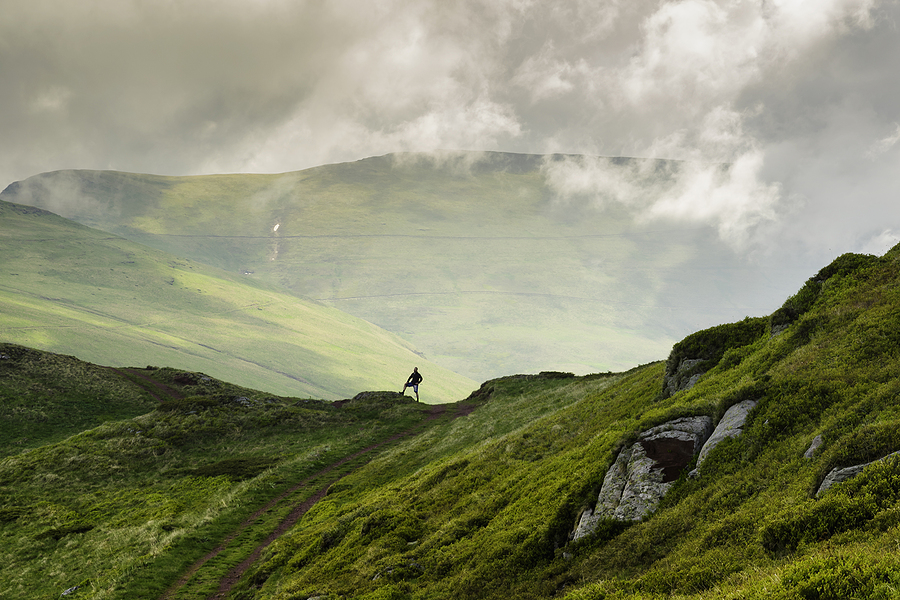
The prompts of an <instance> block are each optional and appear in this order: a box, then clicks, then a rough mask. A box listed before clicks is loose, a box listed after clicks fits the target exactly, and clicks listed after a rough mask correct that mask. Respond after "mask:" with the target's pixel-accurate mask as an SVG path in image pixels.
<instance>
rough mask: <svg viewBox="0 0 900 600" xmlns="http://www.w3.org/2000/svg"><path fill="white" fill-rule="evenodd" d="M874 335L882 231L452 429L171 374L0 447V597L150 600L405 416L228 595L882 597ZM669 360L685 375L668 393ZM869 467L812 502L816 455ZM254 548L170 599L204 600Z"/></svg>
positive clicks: (532, 380)
mask: <svg viewBox="0 0 900 600" xmlns="http://www.w3.org/2000/svg"><path fill="white" fill-rule="evenodd" d="M898 347H900V246H898V247H897V248H894V249H893V250H892V251H890V252H889V253H887V254H886V255H885V256H884V257H873V256H859V255H845V256H842V257H840V258H838V259H837V260H836V261H835V262H834V263H833V264H831V265H829V266H827V267H825V268H824V269H822V270H821V271H820V272H819V273H818V274H816V275H815V276H814V277H812V278H810V280H809V281H808V282H807V283H806V285H805V286H804V287H803V288H802V289H801V290H800V291H798V293H797V294H796V295H794V296H793V297H791V298H789V299H788V300H787V301H786V302H785V304H784V306H783V307H782V308H781V309H779V310H777V311H775V312H774V313H773V314H772V315H770V316H769V317H768V318H753V319H745V320H743V321H740V322H737V323H734V324H730V325H721V326H718V327H714V328H711V329H709V330H704V331H700V332H697V333H696V334H693V335H691V336H688V337H687V338H685V339H684V340H683V341H682V342H681V343H680V344H678V345H676V347H675V348H674V349H673V354H672V356H671V357H670V360H669V361H666V362H656V363H652V364H648V365H644V366H641V367H637V368H635V369H632V370H631V371H629V372H626V373H621V374H606V375H592V376H584V377H575V376H571V375H569V374H564V373H553V372H549V373H543V374H541V375H521V376H511V377H504V378H500V379H496V380H491V381H488V382H486V383H485V384H483V385H482V386H481V388H480V389H479V390H477V391H476V392H475V393H473V394H472V397H471V398H470V399H469V400H467V401H466V403H465V404H467V405H469V406H473V405H474V406H477V407H478V408H477V409H476V410H474V412H471V414H468V416H465V417H462V418H458V419H455V420H452V421H451V420H437V421H433V422H426V421H425V418H426V414H425V412H423V411H426V410H427V408H426V407H423V406H419V405H415V404H412V403H408V402H407V403H404V402H398V401H397V400H396V397H395V398H391V397H390V396H392V394H388V395H387V396H384V395H383V396H378V395H376V396H374V397H372V398H371V399H370V400H369V401H366V400H365V399H360V400H357V401H355V406H356V407H357V409H355V410H357V411H359V412H353V409H352V407H353V406H354V403H349V404H347V405H344V407H342V408H338V407H335V406H332V405H328V406H326V405H325V404H323V403H318V402H311V403H303V402H301V401H298V400H291V399H283V398H274V397H270V396H266V395H264V394H259V393H256V392H251V391H246V390H238V389H235V388H230V387H228V385H227V384H223V383H221V382H214V383H209V382H201V383H198V380H196V379H195V380H193V383H191V384H189V386H190V385H193V386H194V387H188V388H187V389H186V390H185V392H187V393H188V394H192V395H193V397H191V396H189V397H187V398H185V399H183V400H176V401H171V403H170V404H167V405H164V406H163V407H162V410H156V411H154V412H152V413H149V414H147V415H144V416H141V417H138V418H136V419H132V420H126V421H120V422H112V423H107V424H105V425H102V426H100V427H98V428H96V429H93V430H91V431H88V432H85V433H83V434H80V435H77V436H74V437H72V438H69V439H68V440H65V441H63V442H59V443H56V444H50V445H47V446H43V447H41V448H38V449H34V450H31V451H30V452H27V453H20V454H16V455H13V456H9V457H7V458H6V459H4V460H3V461H2V462H0V497H2V507H3V508H2V509H0V516H2V518H0V536H2V538H0V542H2V544H0V547H2V548H3V550H2V551H0V552H2V556H3V559H4V562H5V564H7V565H10V567H9V568H7V569H5V570H4V571H3V574H2V576H0V577H2V579H0V581H2V584H0V594H3V595H4V597H7V596H9V597H11V598H25V597H34V594H33V593H29V592H32V591H34V590H38V589H39V590H42V592H41V593H46V594H50V592H54V593H55V594H59V593H60V592H61V591H62V590H63V589H66V587H68V586H74V585H76V584H77V585H79V589H78V590H76V591H75V592H74V593H73V596H74V597H76V598H77V597H83V598H143V597H148V598H150V597H153V598H158V597H160V595H161V594H162V593H163V591H165V590H166V589H171V586H172V584H173V583H174V582H176V581H177V580H178V579H179V577H181V576H182V575H183V574H184V572H185V570H186V569H187V567H188V566H189V565H190V564H193V562H194V561H195V560H196V558H197V556H198V554H200V555H202V554H203V553H204V552H206V551H208V549H209V548H210V547H212V546H214V545H215V544H216V543H217V541H218V540H221V539H222V537H223V536H225V535H226V533H227V532H229V531H233V530H234V528H235V525H236V523H239V522H240V521H241V519H242V518H244V517H245V516H246V515H248V514H250V513H252V512H253V511H252V508H254V507H258V506H260V505H261V504H264V502H265V501H267V499H269V498H271V497H273V496H276V495H277V494H278V493H280V491H281V490H285V489H286V488H289V487H290V485H289V484H290V482H292V481H297V480H298V479H299V478H302V477H305V476H309V475H310V474H314V473H315V472H316V469H317V468H318V466H320V465H321V464H322V461H323V460H324V461H325V462H327V461H328V460H329V458H328V457H338V456H348V455H350V454H352V451H353V450H354V449H356V448H361V447H363V446H365V445H367V444H371V443H372V442H373V440H376V439H387V438H388V437H390V435H391V434H392V433H394V432H397V431H400V430H403V429H404V428H409V427H419V429H418V430H417V431H418V435H416V436H414V437H409V438H406V439H405V440H397V441H395V442H392V443H391V444H390V445H389V446H385V447H384V450H383V451H382V452H381V453H380V454H379V455H378V457H377V458H375V459H374V460H372V461H371V462H368V463H367V464H364V465H363V464H359V465H357V468H355V469H353V470H352V471H348V472H347V475H346V476H345V477H343V478H342V479H340V481H335V482H334V483H333V484H332V485H331V486H330V488H329V490H328V493H327V495H325V496H324V497H323V498H322V499H321V500H320V501H319V502H318V503H317V504H316V505H315V506H314V507H313V508H312V509H311V510H310V511H309V512H307V513H306V514H305V516H304V517H303V518H302V519H301V520H300V521H299V522H298V523H297V524H296V525H295V526H294V527H293V528H291V529H290V530H289V531H287V532H286V533H285V534H284V535H282V536H281V537H280V538H279V539H277V540H276V541H275V542H274V543H272V544H271V545H269V546H268V547H267V549H266V551H265V552H264V553H263V554H262V556H261V558H260V560H258V561H256V562H255V563H254V564H253V565H252V566H251V568H250V569H249V570H248V571H247V572H246V574H245V575H244V577H243V578H242V579H241V581H240V582H238V584H237V585H236V587H234V588H233V589H232V591H231V593H230V596H229V597H230V598H233V599H237V598H240V599H242V600H250V599H254V600H269V599H291V600H294V599H306V598H311V597H320V598H369V599H376V598H378V599H383V598H396V599H407V598H408V599H426V598H435V599H437V598H441V599H443V598H451V597H452V598H456V597H465V598H497V599H501V598H503V599H505V598H510V597H516V598H548V597H561V598H569V599H570V600H601V599H609V598H671V597H680V598H690V599H696V600H700V599H704V600H712V599H723V600H724V599H730V598H760V599H762V598H780V599H811V598H812V599H838V598H841V599H844V598H897V597H900V575H898V573H900V558H898V556H897V554H896V548H897V544H898V543H900V461H897V460H891V459H888V460H884V461H878V459H881V458H884V457H886V456H888V455H890V454H891V453H893V452H896V451H897V450H900V438H898V435H897V431H898V427H900V417H898V416H897V415H898V408H900V356H898V350H897V349H898ZM685 359H687V360H692V361H693V360H696V361H700V362H698V363H692V364H695V365H701V367H702V368H700V369H699V370H698V371H697V372H696V373H694V375H697V376H698V379H697V380H696V381H695V382H694V384H693V386H692V387H690V388H689V389H681V390H676V391H674V392H672V391H671V390H669V391H668V392H667V391H666V387H665V384H664V380H665V377H666V374H667V372H669V373H670V374H671V372H672V368H671V366H670V365H671V364H674V363H683V361H684V360H685ZM667 363H668V364H667ZM175 374H176V373H175V372H163V373H162V374H160V375H159V377H160V378H161V381H163V382H164V383H166V384H167V385H172V386H175V384H176V381H175ZM154 376H155V377H156V376H157V375H154ZM204 385H206V386H207V387H209V389H205V388H204V387H203V386H204ZM198 386H199V387H198ZM210 386H211V387H210ZM217 390H221V391H217ZM186 395H187V394H186ZM394 396H395V395H394ZM239 398H243V400H238V399H239ZM748 399H752V400H755V401H756V402H757V404H756V407H755V408H754V409H753V410H752V412H750V415H749V419H748V421H747V423H746V424H745V427H744V431H743V434H742V435H741V436H740V437H735V438H730V439H726V440H725V441H723V442H721V443H720V444H719V445H718V446H717V447H716V448H715V449H714V450H713V451H712V452H711V453H710V454H709V455H708V456H707V458H706V459H705V461H704V463H703V465H702V467H701V468H700V470H699V476H698V477H696V478H689V477H687V476H682V477H681V478H680V479H679V480H678V481H677V482H676V483H675V484H674V486H673V487H672V488H671V489H670V491H669V492H668V494H667V495H666V496H665V498H664V499H663V501H662V503H661V504H660V505H659V506H658V507H657V508H656V510H655V511H654V512H652V513H651V514H649V515H648V516H646V517H645V518H643V519H642V520H640V521H636V522H619V521H612V520H610V521H604V522H603V523H601V524H600V526H599V527H598V528H597V530H596V531H595V533H594V534H593V535H592V536H589V537H587V538H584V539H582V540H580V541H579V542H577V543H572V542H570V541H569V540H570V536H571V533H572V531H573V530H574V528H575V526H576V523H577V521H578V517H579V514H580V513H581V512H582V511H583V510H585V509H587V508H590V507H592V506H593V503H594V502H596V501H597V493H598V490H599V488H600V485H601V483H602V481H603V478H604V475H605V473H606V470H607V468H608V467H609V465H610V464H612V462H613V461H614V459H615V458H616V454H617V452H618V450H619V449H621V448H623V447H625V446H626V445H627V444H630V443H631V442H633V441H634V440H635V439H636V437H637V436H638V434H639V433H640V432H641V431H644V430H646V429H648V428H650V427H653V426H656V425H659V424H661V423H664V422H666V421H669V420H671V419H673V418H676V417H683V416H693V415H708V416H710V417H712V418H713V420H715V421H717V420H719V419H720V418H721V417H722V415H723V414H724V413H725V411H726V410H727V409H728V408H729V407H731V406H733V405H735V404H737V403H739V402H742V401H744V400H748ZM367 402H368V403H367ZM348 407H349V408H351V411H349V412H348V411H347V410H346V408H348ZM817 437H819V438H820V439H821V441H822V443H821V445H820V446H819V447H818V449H816V450H815V451H812V452H810V448H811V445H812V443H813V441H814V439H816V438H817ZM870 461H878V462H875V463H873V464H871V465H870V466H869V467H868V468H866V469H864V470H863V471H862V473H861V474H860V475H858V476H857V477H855V478H853V479H850V480H849V481H846V482H844V483H842V484H839V485H837V486H835V487H833V488H831V489H830V490H829V491H827V492H825V493H823V494H820V495H817V494H816V491H817V489H818V487H819V484H820V483H821V482H822V481H823V480H824V479H825V476H826V474H828V473H829V471H831V470H832V469H833V468H835V467H846V466H851V465H859V464H863V463H867V462H870ZM329 481H330V480H329ZM326 483H327V482H326ZM301 496H302V494H301ZM260 535H262V534H261V533H259V532H255V530H254V531H249V530H248V533H247V534H246V537H247V538H253V539H254V540H255V539H258V536H260ZM254 536H257V537H254ZM237 539H241V536H239V537H238V538H237ZM255 545H256V544H255V542H254V541H253V540H248V541H247V543H239V544H238V545H237V547H235V548H234V549H233V551H231V552H230V553H229V552H226V553H225V555H223V556H221V557H220V558H217V559H216V560H215V561H210V562H209V564H207V565H206V566H204V567H202V568H200V570H199V571H198V572H197V573H196V574H194V575H193V578H192V579H191V580H190V583H188V584H185V585H184V586H182V587H179V588H178V590H177V592H175V593H174V594H173V595H172V596H170V597H172V598H208V597H210V596H211V595H212V593H213V592H214V590H215V589H216V585H217V582H218V581H219V580H220V579H221V578H222V577H223V575H224V573H225V572H227V571H228V569H229V568H230V566H231V565H234V564H235V563H236V562H239V561H240V560H241V557H243V556H246V553H247V552H248V551H249V548H250V547H254V546H255ZM48 573H49V574H50V575H47V574H48ZM29 586H34V587H31V588H29ZM142 590H144V591H142ZM50 595H52V594H50Z"/></svg>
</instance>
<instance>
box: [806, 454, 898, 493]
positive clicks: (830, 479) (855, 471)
mask: <svg viewBox="0 0 900 600" xmlns="http://www.w3.org/2000/svg"><path fill="white" fill-rule="evenodd" d="M898 456H900V452H894V453H893V454H888V455H887V456H885V457H884V458H879V459H878V460H873V461H872V462H867V463H864V464H861V465H854V466H852V467H844V468H835V469H832V470H831V471H830V472H829V473H828V475H826V476H825V479H824V480H823V481H822V484H821V485H820V486H819V489H818V490H817V491H816V498H818V497H819V496H821V495H822V494H824V493H825V492H827V491H828V490H829V489H831V488H832V487H834V486H836V485H837V484H839V483H842V482H844V481H847V480H848V479H852V478H854V477H856V476H857V475H859V474H860V473H862V472H863V471H864V470H865V468H866V467H868V466H869V465H871V464H875V463H877V462H881V461H884V460H888V459H891V458H896V457H898Z"/></svg>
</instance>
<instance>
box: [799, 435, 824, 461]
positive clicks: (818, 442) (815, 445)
mask: <svg viewBox="0 0 900 600" xmlns="http://www.w3.org/2000/svg"><path fill="white" fill-rule="evenodd" d="M821 446H822V436H821V435H817V436H816V437H814V438H813V441H812V443H811V444H810V445H809V448H807V449H806V452H804V453H803V458H812V457H813V456H815V455H816V450H818V449H819V448H820V447H821Z"/></svg>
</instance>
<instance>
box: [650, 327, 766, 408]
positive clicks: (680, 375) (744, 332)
mask: <svg viewBox="0 0 900 600" xmlns="http://www.w3.org/2000/svg"><path fill="white" fill-rule="evenodd" d="M766 327H767V324H766V319H765V318H762V317H756V318H751V317H746V318H744V320H742V321H738V322H737V323H728V324H726V325H718V326H716V327H710V328H709V329H704V330H702V331H698V332H696V333H693V334H691V335H689V336H687V337H686V338H684V339H683V340H681V341H680V342H678V343H677V344H675V345H674V346H672V351H671V352H670V353H669V358H668V359H667V360H666V373H665V380H666V381H668V380H671V379H672V378H677V379H678V381H677V382H676V383H678V384H680V383H681V380H684V379H686V378H688V377H690V376H691V375H694V374H696V373H705V372H706V371H708V370H710V369H711V368H713V367H714V366H716V365H717V364H718V363H719V361H720V360H722V357H723V356H724V355H725V353H726V352H727V351H728V350H732V349H736V348H741V347H742V346H747V345H748V344H752V343H753V342H755V341H756V340H758V339H759V338H760V336H762V335H763V334H764V333H765V332H766ZM736 358H737V356H734V357H732V359H731V360H732V361H734V360H735V359H736ZM686 360H693V361H698V362H696V364H694V366H692V367H690V368H689V369H684V368H683V363H684V361H686ZM737 362H739V360H738V361H737ZM735 364H737V363H736V362H735ZM669 393H670V392H669V387H668V386H667V385H666V383H664V384H663V395H664V396H668V395H669Z"/></svg>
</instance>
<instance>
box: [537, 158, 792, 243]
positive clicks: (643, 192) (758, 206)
mask: <svg viewBox="0 0 900 600" xmlns="http://www.w3.org/2000/svg"><path fill="white" fill-rule="evenodd" d="M762 161H763V156H762V153H761V152H760V151H759V150H753V151H749V152H747V153H745V154H743V155H742V156H740V157H739V158H738V159H737V160H736V161H734V162H733V163H730V164H721V163H720V164H710V163H698V162H682V161H658V160H651V159H632V160H625V161H623V160H617V159H609V158H601V157H585V156H580V157H564V158H562V159H560V158H555V159H548V160H546V161H545V162H544V165H543V172H544V175H545V178H546V181H547V184H548V186H549V187H550V189H551V190H553V191H554V193H555V195H556V196H555V197H556V199H557V201H558V202H564V203H573V202H579V201H582V202H585V201H586V202H587V203H589V205H590V206H592V207H594V208H596V209H599V210H603V209H606V208H610V207H613V206H615V205H619V206H624V207H626V208H629V209H631V210H632V212H633V214H634V215H635V220H636V221H638V222H652V221H665V222H668V223H681V224H686V225H705V226H711V227H714V228H715V229H716V230H717V231H718V233H719V236H720V238H721V239H722V240H723V241H725V242H727V243H729V244H730V245H731V246H732V247H734V248H735V249H738V250H742V249H746V248H747V246H748V244H749V243H750V241H751V238H752V236H753V233H754V230H755V228H757V227H758V226H759V225H764V224H769V223H774V222H776V221H777V219H778V218H779V217H780V216H781V214H780V212H781V211H784V210H786V208H785V207H782V206H780V204H781V200H782V190H781V188H780V186H779V185H778V184H777V183H764V182H761V181H760V177H759V173H760V170H761V168H762Z"/></svg>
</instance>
